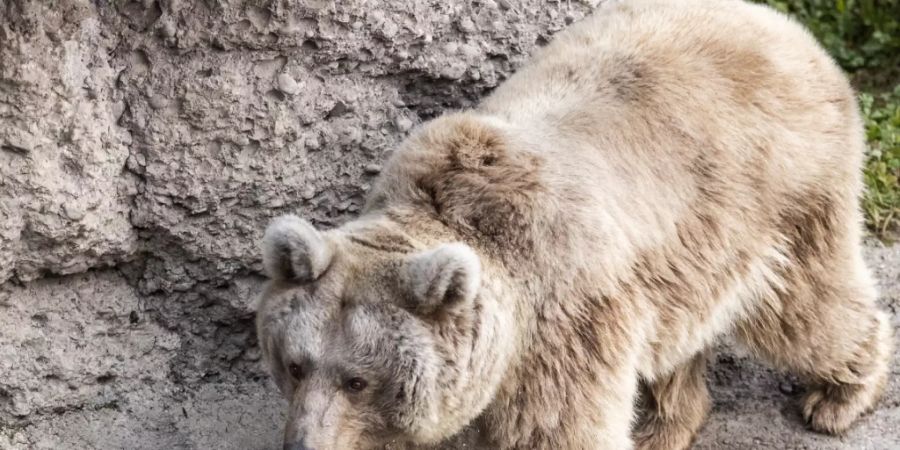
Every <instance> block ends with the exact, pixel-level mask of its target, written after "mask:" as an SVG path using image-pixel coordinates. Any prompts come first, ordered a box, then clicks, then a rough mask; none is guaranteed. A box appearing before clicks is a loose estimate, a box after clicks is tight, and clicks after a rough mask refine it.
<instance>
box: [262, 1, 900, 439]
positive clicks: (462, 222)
mask: <svg viewBox="0 0 900 450" xmlns="http://www.w3.org/2000/svg"><path fill="white" fill-rule="evenodd" d="M862 157H863V136H862V127H861V123H860V118H859V114H858V111H857V107H856V103H855V97H854V93H853V91H852V89H851V88H850V86H849V85H848V83H847V80H846V78H845V76H844V75H843V74H842V73H841V71H840V70H839V68H838V67H836V65H835V64H834V63H833V61H832V60H831V59H830V58H829V57H828V56H827V55H826V54H825V53H824V51H823V50H822V49H821V48H820V47H819V45H818V44H817V43H816V42H815V40H814V39H813V38H812V37H811V36H810V34H809V33H808V32H807V31H806V30H804V29H803V28H801V27H800V26H799V25H797V24H796V23H794V22H793V21H791V20H790V19H788V18H787V17H785V16H783V15H781V14H778V13H776V12H774V11H772V10H770V9H768V8H766V7H763V6H758V5H750V4H746V3H743V2H741V1H738V0H708V1H700V0H685V1H664V0H632V1H624V2H617V3H613V4H609V5H606V6H603V7H601V8H600V9H599V10H598V11H597V12H596V13H595V14H594V15H593V16H592V17H589V18H587V19H585V20H584V21H582V22H580V23H578V24H576V25H573V26H572V27H570V28H569V29H567V30H565V31H563V32H561V33H559V35H557V37H556V38H555V39H554V40H553V42H551V43H550V44H549V45H548V46H547V47H546V48H544V49H542V50H541V51H539V52H538V53H537V54H536V55H535V56H534V58H533V59H532V61H531V62H530V63H528V64H526V65H525V66H524V67H523V68H522V69H521V70H519V71H518V72H517V73H516V74H515V75H514V76H513V77H511V78H510V79H509V80H507V81H506V82H505V83H504V84H503V85H502V86H500V87H499V88H498V89H497V90H496V91H495V92H494V93H493V94H492V95H491V96H490V97H488V98H487V99H485V101H484V102H483V103H482V104H481V105H480V106H479V107H478V108H476V109H474V110H471V111H463V112H458V113H453V114H448V115H446V116H444V117H441V118H438V119H436V120H434V121H432V122H430V123H427V124H425V125H424V126H422V127H421V128H420V129H418V130H417V131H416V132H415V133H414V134H413V135H412V136H411V137H410V138H409V139H408V140H407V141H406V142H405V143H404V144H403V145H402V146H401V148H399V149H398V150H397V151H396V152H395V154H394V155H393V157H392V158H391V160H390V162H389V163H388V164H387V166H386V168H385V170H384V172H383V174H382V176H381V178H380V180H379V183H378V184H377V186H376V187H375V189H374V190H373V192H372V194H371V196H370V198H369V203H368V205H367V207H366V210H365V211H364V213H363V215H362V217H360V219H358V220H357V221H354V222H351V223H349V224H346V225H344V226H342V227H340V228H338V229H336V230H331V231H327V232H324V233H322V237H321V241H320V240H317V239H312V238H303V236H309V235H310V234H309V233H307V232H303V233H301V232H297V233H293V232H290V231H285V230H282V229H281V228H278V229H277V230H276V231H278V232H273V233H271V234H267V236H270V237H267V241H266V243H265V244H264V245H265V246H266V247H267V248H280V249H291V251H293V250H296V249H300V250H301V253H302V252H304V251H305V252H308V253H309V254H310V255H313V256H314V255H319V254H323V253H322V252H324V251H325V250H321V249H317V248H316V245H321V246H324V247H323V248H326V249H329V250H328V251H333V255H334V258H333V260H332V261H330V265H329V266H328V267H327V269H325V270H324V272H323V273H321V274H320V275H321V276H320V277H313V278H316V279H315V280H314V281H310V280H300V281H302V282H298V280H294V281H291V280H290V279H288V278H290V277H284V276H279V274H281V273H284V272H283V271H282V272H279V271H278V270H277V269H276V270H274V271H273V269H271V268H278V267H284V265H285V264H286V261H301V262H302V261H309V260H311V259H310V258H311V257H310V256H303V255H302V254H301V255H299V256H298V255H297V254H293V253H291V252H287V253H285V252H269V253H267V255H270V256H266V258H267V260H266V267H267V268H270V269H269V271H270V274H271V275H273V276H274V278H276V281H275V282H274V283H273V285H272V286H271V287H270V288H269V290H268V291H267V294H266V295H265V298H264V301H263V304H262V306H261V308H260V313H259V333H260V340H261V345H262V347H263V351H264V354H265V355H266V358H267V360H268V361H269V363H270V364H271V365H272V367H273V373H274V374H275V377H276V380H278V381H279V385H280V386H282V389H284V390H285V391H286V393H287V394H288V395H289V397H290V398H291V399H292V406H291V413H290V419H289V425H288V433H287V435H286V439H287V441H289V442H302V443H304V445H306V446H308V447H309V448H315V449H337V448H370V447H372V446H375V445H379V444H380V443H383V442H384V441H385V439H388V438H390V439H394V438H398V439H404V440H409V441H411V442H415V443H433V442H437V441H439V440H441V439H443V438H446V437H448V436H451V435H453V434H454V433H456V432H458V431H459V430H460V429H461V428H462V427H463V426H465V425H466V424H468V423H471V422H473V421H477V422H478V423H479V425H480V428H481V429H483V430H485V432H486V434H487V438H488V439H489V440H490V442H491V443H492V445H493V446H495V447H496V448H500V449H629V448H632V447H633V446H635V445H636V446H637V447H639V448H642V449H682V448H686V447H688V446H689V445H690V443H691V440H692V439H693V436H694V435H695V433H696V431H697V430H698V429H699V427H700V426H701V424H702V423H703V420H704V418H705V415H706V413H707V411H708V409H709V404H710V401H709V396H708V393H707V392H706V387H705V382H704V379H703V378H704V374H705V367H706V363H705V361H706V358H705V355H706V354H707V352H708V351H709V348H710V347H711V345H712V344H713V343H715V342H716V341H717V340H719V339H721V338H722V337H725V336H729V335H730V336H734V337H736V338H737V340H738V341H739V342H741V343H743V344H744V345H746V346H747V348H748V349H749V350H750V351H751V352H752V353H753V354H755V355H757V356H759V357H760V358H762V359H763V360H765V361H767V362H769V363H771V364H772V365H773V366H775V367H777V368H779V369H783V370H787V371H791V372H794V373H797V374H799V375H800V376H802V377H804V378H805V379H806V380H807V381H808V382H809V386H810V388H809V393H808V394H807V396H806V397H805V398H804V400H803V405H802V410H803V414H804V417H805V418H806V420H807V421H808V422H809V423H810V425H811V427H812V428H813V429H816V430H820V431H825V432H830V433H841V432H843V431H844V430H846V429H847V428H848V427H849V426H850V424H851V423H852V422H853V421H854V420H855V419H856V418H857V417H858V416H859V415H860V414H862V413H864V412H865V411H867V410H869V409H871V408H872V407H873V406H874V405H875V402H876V401H877V398H878V395H879V394H880V392H881V390H882V388H883V386H884V383H885V380H886V377H887V373H888V358H889V355H890V345H891V333H890V328H889V326H888V322H887V320H886V316H885V315H884V313H882V312H881V311H879V310H878V309H877V308H876V306H875V303H874V300H875V297H876V292H875V289H874V287H873V283H872V280H871V278H870V276H869V272H868V270H867V269H866V267H865V265H864V264H863V261H862V257H861V254H860V234H861V227H860V223H861V220H860V213H859V210H858V205H857V200H858V196H859V194H860V191H861V180H860V167H861V162H862ZM275 226H277V227H280V226H281V225H278V224H277V223H276V225H275ZM293 226H294V227H295V228H296V229H297V230H307V229H308V225H305V224H303V225H301V224H296V223H294V225H293ZM279 230H280V231H279ZM298 236H299V237H300V238H301V240H302V242H304V243H305V244H303V245H296V243H293V244H292V242H293V241H291V239H295V238H298ZM310 242H312V243H313V244H309V243H310ZM316 243H318V244H316ZM447 245H449V247H446V246H447ZM442 246H444V247H442ZM448 249H451V250H448ZM329 254H330V253H329ZM473 258H475V259H473ZM314 259H315V258H312V260H314ZM312 266H315V265H312ZM312 266H310V267H312ZM302 267H305V266H303V264H301V268H302ZM404 270H412V272H403V271H404ZM457 275H459V276H457ZM467 275H472V276H469V277H467ZM473 280H474V281H473ZM474 283H478V284H477V285H476V284H474ZM460 299H461V300H460ZM423 305H424V306H423ZM348 317H350V318H352V320H350V319H348ZM348 320H349V322H348ZM354 324H355V325H354ZM361 324H364V325H365V326H363V325H361ZM364 343H370V344H371V347H372V348H370V349H368V348H367V350H366V351H365V352H361V351H360V350H359V349H360V348H362V347H365V346H366V345H369V344H364ZM387 343H394V344H390V345H389V344H387ZM397 343H400V344H397ZM395 344H396V345H395ZM403 345H406V346H408V348H407V347H403ZM373 355H374V356H373ZM292 361H294V362H297V361H300V363H302V364H305V365H306V366H307V367H308V372H305V374H304V375H303V377H302V378H301V379H294V378H296V377H294V378H292V377H290V376H288V375H286V374H285V372H286V371H287V370H286V367H288V366H289V365H290V364H292ZM360 361H364V362H365V364H363V363H362V362H360ZM398 361H400V362H398ZM401 362H402V364H401ZM298 364H299V363H298ZM354 364H356V366H358V368H357V369H354V370H357V372H358V373H363V374H365V375H366V376H369V377H370V378H373V379H380V378H379V376H381V377H382V378H385V379H386V380H387V381H382V382H381V383H383V384H382V385H381V387H379V388H378V389H377V390H371V391H370V393H369V394H366V395H369V397H365V400H353V399H354V398H358V397H353V395H356V394H349V393H347V392H346V391H342V390H341V389H339V388H333V387H332V388H328V387H327V386H326V385H327V383H326V381H325V380H328V379H330V378H329V377H332V378H333V377H334V376H336V375H334V374H336V373H339V372H341V371H346V370H347V369H346V367H348V366H350V367H356V366H354ZM337 368H341V369H340V370H338V369H337ZM392 377H393V378H392ZM323 386H326V387H323ZM409 389H413V390H414V391H415V395H414V396H413V395H410V392H409ZM376 392H377V393H376ZM382 392H393V393H395V394H396V393H397V392H402V395H401V394H397V395H398V396H397V397H396V399H400V398H402V400H403V401H402V402H401V401H400V400H396V399H395V400H396V401H395V400H386V397H384V396H383V395H382V394H381V393H382ZM379 396H380V397H379ZM391 398H392V399H394V398H395V397H391ZM348 399H350V400H348ZM328 405H330V406H328ZM335 405H337V406H335ZM322 408H330V409H328V412H327V414H326V413H325V412H321V411H323V410H322ZM335 408H337V409H335ZM638 411H640V413H641V417H640V419H639V420H637V415H638ZM329 414H330V415H329ZM322 417H330V418H331V419H329V421H328V422H327V423H328V426H323V425H321V424H322V423H324V422H322V420H321V418H322ZM317 418H318V419H320V420H318V421H317V420H316V419H317ZM316 424H319V425H316Z"/></svg>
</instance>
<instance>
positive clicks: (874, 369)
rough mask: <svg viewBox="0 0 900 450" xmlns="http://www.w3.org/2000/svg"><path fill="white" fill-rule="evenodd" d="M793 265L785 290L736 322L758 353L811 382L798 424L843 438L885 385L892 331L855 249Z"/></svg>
mask: <svg viewBox="0 0 900 450" xmlns="http://www.w3.org/2000/svg"><path fill="white" fill-rule="evenodd" d="M841 247H842V246H840V245H836V246H835V247H833V248H831V249H830V251H829V252H827V253H826V252H822V253H818V254H815V256H816V257H817V258H815V259H812V258H810V259H805V260H803V259H801V260H799V261H797V263H796V266H795V267H794V270H792V271H789V272H786V273H785V274H784V281H785V286H784V288H785V289H784V290H781V291H780V292H778V293H777V294H776V295H774V296H772V298H770V299H766V300H765V301H763V302H762V304H761V305H760V308H759V310H757V311H756V312H755V313H754V314H753V316H752V317H751V318H749V319H748V320H745V321H743V322H742V323H739V324H738V327H737V333H736V334H737V336H738V338H739V340H741V341H743V342H744V343H745V344H746V345H747V347H748V348H749V349H750V350H751V351H752V352H753V353H755V354H756V355H758V356H761V357H762V358H763V359H765V360H768V361H769V362H770V363H772V364H774V365H775V366H776V367H778V368H781V369H785V370H788V371H791V372H794V373H797V374H798V375H800V376H801V377H802V378H804V379H805V380H806V381H807V383H808V389H807V393H806V395H805V396H804V398H803V400H802V405H801V406H802V412H803V418H804V419H805V420H806V421H807V423H808V424H809V425H810V427H811V428H812V429H814V430H816V431H820V432H825V433H830V434H840V433H842V432H844V431H846V430H847V428H849V427H850V425H851V424H852V423H853V421H855V420H856V419H857V418H858V417H859V416H860V415H862V414H864V413H866V412H868V411H870V410H871V409H872V408H873V407H874V405H875V403H876V402H877V400H878V398H879V396H880V395H881V392H882V390H883V389H884V386H885V384H886V381H887V377H888V361H889V358H890V355H891V340H892V336H891V335H892V333H891V329H890V324H889V320H888V317H887V315H886V314H885V313H883V312H882V311H880V310H879V309H878V308H877V306H876V304H875V297H876V294H875V290H874V289H873V288H872V282H871V280H870V277H869V274H868V271H867V269H866V268H865V266H864V264H863V262H862V258H861V256H860V249H859V247H858V245H856V244H850V245H845V246H843V248H841ZM807 256H812V255H807Z"/></svg>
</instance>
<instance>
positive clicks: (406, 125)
mask: <svg viewBox="0 0 900 450" xmlns="http://www.w3.org/2000/svg"><path fill="white" fill-rule="evenodd" d="M595 3H597V2H596V1H593V2H591V1H582V2H579V1H542V0H479V1H475V0H472V1H440V0H409V1H402V2H400V1H396V2H395V1H389V0H342V1H324V0H299V1H297V0H294V1H291V0H194V1H188V0H158V1H157V0H143V1H127V0H122V1H119V0H116V1H113V0H93V1H88V0H58V1H44V0H0V447H3V448H6V447H21V448H44V447H46V448H54V447H57V448H58V446H59V445H60V444H68V445H70V446H72V447H75V448H82V447H94V448H122V447H125V446H128V447H130V448H176V447H177V448H183V447H199V448H203V447H211V446H213V444H215V443H220V442H221V441H222V440H223V437H224V436H232V437H234V436H237V437H235V438H234V439H236V440H230V441H228V442H229V444H228V445H233V447H228V448H254V447H253V446H255V445H263V446H264V444H260V443H261V442H269V441H267V440H266V439H269V437H266V438H261V437H260V439H262V440H254V439H252V438H250V436H252V435H253V434H254V433H255V434H258V435H265V434H266V433H268V432H269V431H271V430H270V429H267V428H266V427H265V426H264V425H259V424H261V423H262V424H264V423H272V424H274V427H275V429H277V427H278V426H280V424H279V423H278V422H279V420H280V419H279V414H280V412H281V411H280V409H281V408H282V407H283V406H282V405H281V404H280V403H277V402H278V400H277V396H276V394H275V392H274V389H271V387H270V386H269V385H268V380H267V378H266V377H265V374H264V373H263V371H262V370H261V369H260V365H259V354H258V352H257V350H256V347H255V345H256V343H255V338H254V333H253V329H252V300H253V299H254V297H255V294H256V292H257V291H258V289H259V286H260V283H261V280H262V278H261V276H260V269H261V268H260V265H259V255H258V251H257V241H258V239H259V238H260V235H261V232H262V230H263V229H264V226H265V224H266V222H267V221H268V220H269V219H270V218H271V217H273V216H275V215H279V214H283V213H286V212H296V213H299V214H302V215H303V216H305V217H308V218H310V219H311V220H313V221H314V222H315V223H317V224H318V225H320V226H324V227H329V226H333V225H335V224H338V223H340V222H342V221H345V220H347V219H348V218H351V217H352V216H353V215H354V214H355V213H356V212H357V211H358V209H359V208H360V207H361V205H362V203H363V199H364V196H365V194H366V191H367V190H368V189H369V186H370V183H371V181H372V179H373V177H374V176H376V175H377V174H378V172H379V170H380V164H381V163H382V161H383V160H384V159H385V158H386V156H387V155H388V154H389V152H390V151H391V149H392V148H393V147H394V145H395V144H396V143H397V142H398V140H400V139H402V138H403V136H404V135H405V134H406V133H407V132H408V131H409V130H410V128H412V127H414V126H415V125H416V124H418V123H420V122H422V121H424V120H427V119H429V118H431V117H434V116H435V115H437V114H439V113H441V112H442V111H444V110H447V109H454V108H464V107H466V106H469V105H471V104H472V103H473V102H475V101H477V99H478V98H480V97H482V96H483V95H484V94H485V93H486V92H487V91H489V90H490V89H491V88H492V87H494V86H496V85H497V84H498V83H499V82H500V81H502V80H503V79H504V77H506V76H507V75H508V74H509V73H510V71H511V70H513V69H514V68H515V67H516V66H517V65H518V64H519V63H520V62H521V61H522V60H523V59H524V57H525V56H526V55H527V54H528V53H529V52H530V51H531V50H532V49H533V48H535V47H536V46H538V45H540V44H541V43H543V42H546V40H547V39H548V37H549V36H550V35H551V34H552V33H553V32H555V31H557V30H559V29H561V28H562V27H564V26H565V25H566V24H568V23H571V22H573V21H577V20H579V19H581V18H582V17H583V16H584V15H585V14H587V13H588V12H589V10H590V9H591V8H592V7H593V6H595V5H594V4H595ZM260 386H262V388H260ZM270 391H271V395H270V394H269V393H270ZM229 414H230V415H229ZM243 414H253V415H254V416H255V417H256V418H257V419H260V418H263V419H266V420H257V421H256V422H254V423H255V424H256V425H252V426H251V425H245V427H248V428H246V429H245V430H244V431H245V432H244V433H243V434H234V427H232V428H231V430H232V431H231V432H229V431H228V429H229V427H228V426H227V422H228V421H229V420H234V421H236V423H242V422H241V420H243V419H242V417H244V416H243ZM193 415H201V416H203V417H204V418H206V419H205V420H204V421H201V422H197V423H194V424H193V425H186V423H188V421H185V420H183V419H184V418H188V417H189V416H193ZM221 415H227V416H228V417H227V418H223V417H224V416H221ZM269 419H271V420H269ZM223 424H226V425H224V428H223ZM254 426H257V428H253V427H254ZM66 430H69V431H66ZM223 430H224V431H223ZM247 430H251V431H247ZM229 433H231V434H229ZM247 433H250V434H247ZM61 436H66V438H63V437H61ZM173 436H174V437H173ZM241 439H249V440H247V441H242V440H241ZM276 440H277V439H276ZM272 442H274V441H272ZM220 448H221V447H220ZM257 448H258V447H257Z"/></svg>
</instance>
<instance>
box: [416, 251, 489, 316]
mask: <svg viewBox="0 0 900 450" xmlns="http://www.w3.org/2000/svg"><path fill="white" fill-rule="evenodd" d="M403 274H404V281H405V283H406V285H407V287H408V289H409V292H410V294H411V295H412V298H413V301H415V302H416V304H415V305H414V307H415V308H416V309H417V310H418V311H420V312H423V313H426V314H427V313H431V312H433V311H435V310H436V309H438V308H440V307H442V306H453V305H458V304H463V303H469V302H471V301H472V300H473V299H474V298H475V295H476V294H477V293H478V288H479V286H480V285H481V262H480V261H479V260H478V256H477V255H476V254H475V252H474V251H473V250H472V249H471V248H469V246H468V245H465V244H459V243H456V244H444V245H441V246H439V247H436V248H434V249H431V250H428V251H424V252H421V253H418V254H415V255H413V256H411V257H409V258H408V259H407V260H406V262H405V264H404V267H403Z"/></svg>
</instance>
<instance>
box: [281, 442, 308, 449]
mask: <svg viewBox="0 0 900 450" xmlns="http://www.w3.org/2000/svg"><path fill="white" fill-rule="evenodd" d="M284 450H312V449H311V448H309V447H307V446H305V445H303V441H302V440H300V441H297V442H285V443H284Z"/></svg>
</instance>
